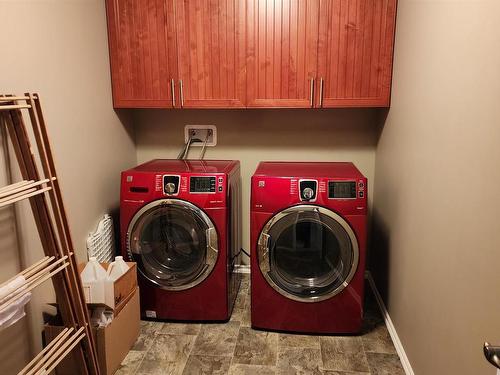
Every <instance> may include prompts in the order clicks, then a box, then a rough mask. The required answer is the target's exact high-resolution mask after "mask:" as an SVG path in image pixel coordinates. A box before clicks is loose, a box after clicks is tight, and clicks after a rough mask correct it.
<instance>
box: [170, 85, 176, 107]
mask: <svg viewBox="0 0 500 375" xmlns="http://www.w3.org/2000/svg"><path fill="white" fill-rule="evenodd" d="M170 91H171V92H172V108H175V81H174V79H173V78H172V79H171V80H170Z"/></svg>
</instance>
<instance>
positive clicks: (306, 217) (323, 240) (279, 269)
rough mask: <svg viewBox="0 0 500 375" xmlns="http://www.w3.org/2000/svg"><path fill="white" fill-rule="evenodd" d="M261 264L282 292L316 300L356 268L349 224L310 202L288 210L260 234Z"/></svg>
mask: <svg viewBox="0 0 500 375" xmlns="http://www.w3.org/2000/svg"><path fill="white" fill-rule="evenodd" d="M258 250H259V251H258V255H259V265H260V268H261V271H262V273H263V275H264V277H265V278H266V280H267V281H268V282H269V284H270V285H271V286H272V287H273V288H274V289H275V290H276V291H278V292H279V293H281V294H282V295H284V296H286V297H288V298H290V299H294V300H298V301H304V302H317V301H322V300H324V299H327V298H330V297H332V296H334V295H336V294H338V293H340V292H341V291H342V290H343V289H344V288H345V287H346V286H347V285H348V283H349V282H350V280H351V279H352V277H353V276H354V273H355V271H356V269H357V265H358V258H359V249H358V244H357V240H356V236H355V235H354V232H353V231H352V229H351V227H350V226H349V224H348V223H347V222H346V221H345V220H344V219H343V218H342V217H341V216H339V215H337V214H336V213H334V212H333V211H330V210H327V209H325V208H322V207H318V206H312V205H300V206H294V207H291V208H289V209H286V210H284V211H282V212H280V213H278V214H277V215H276V216H274V217H273V218H272V219H271V220H270V221H269V222H268V223H267V224H266V226H265V227H264V229H263V231H262V232H261V234H260V238H259V245H258Z"/></svg>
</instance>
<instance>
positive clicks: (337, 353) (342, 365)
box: [320, 336, 369, 372]
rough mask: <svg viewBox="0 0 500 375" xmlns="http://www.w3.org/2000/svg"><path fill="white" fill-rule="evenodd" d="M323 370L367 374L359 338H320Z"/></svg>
mask: <svg viewBox="0 0 500 375" xmlns="http://www.w3.org/2000/svg"><path fill="white" fill-rule="evenodd" d="M320 345H321V357H322V359H323V369H324V370H335V371H353V372H356V371H357V372H368V371H369V368H368V362H367V360H366V355H365V352H364V350H363V345H362V343H361V339H360V338H359V337H350V336H349V337H342V336H337V337H333V336H332V337H321V338H320Z"/></svg>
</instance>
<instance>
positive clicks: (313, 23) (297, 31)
mask: <svg viewBox="0 0 500 375" xmlns="http://www.w3.org/2000/svg"><path fill="white" fill-rule="evenodd" d="M319 6H320V3H319V0H248V1H247V46H246V49H247V61H246V63H247V95H248V96H247V105H248V107H295V108H307V107H312V106H313V105H314V100H313V99H314V98H313V90H314V84H315V82H314V79H315V77H316V75H317V74H316V73H317V72H316V70H317V65H318V31H319V22H318V20H319Z"/></svg>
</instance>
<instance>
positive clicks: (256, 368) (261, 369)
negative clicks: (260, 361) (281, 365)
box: [229, 363, 276, 375]
mask: <svg viewBox="0 0 500 375" xmlns="http://www.w3.org/2000/svg"><path fill="white" fill-rule="evenodd" d="M275 374H276V367H274V366H261V365H244V364H241V363H237V364H232V365H231V367H230V368H229V375H275Z"/></svg>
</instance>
